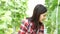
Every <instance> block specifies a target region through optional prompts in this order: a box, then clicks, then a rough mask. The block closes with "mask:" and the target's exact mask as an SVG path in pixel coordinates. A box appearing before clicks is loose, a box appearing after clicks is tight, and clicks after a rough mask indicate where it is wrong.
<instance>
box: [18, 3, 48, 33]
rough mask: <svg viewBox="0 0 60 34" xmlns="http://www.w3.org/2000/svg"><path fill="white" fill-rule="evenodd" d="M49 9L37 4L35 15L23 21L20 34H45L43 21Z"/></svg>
mask: <svg viewBox="0 0 60 34" xmlns="http://www.w3.org/2000/svg"><path fill="white" fill-rule="evenodd" d="M46 12H47V9H46V7H45V6H43V5H41V4H37V5H36V6H35V8H34V10H33V15H32V16H31V17H29V18H26V19H25V20H22V24H21V25H20V31H19V32H18V34H44V24H43V20H44V19H45V18H46Z"/></svg>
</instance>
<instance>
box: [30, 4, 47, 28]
mask: <svg viewBox="0 0 60 34" xmlns="http://www.w3.org/2000/svg"><path fill="white" fill-rule="evenodd" d="M45 12H47V9H46V7H45V6H43V5H41V4H38V5H36V6H35V8H34V10H33V15H32V17H31V18H30V19H31V21H33V22H34V24H35V26H36V28H38V26H40V25H43V24H42V23H41V22H40V23H39V18H40V15H41V14H43V13H45Z"/></svg>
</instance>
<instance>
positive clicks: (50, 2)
mask: <svg viewBox="0 0 60 34" xmlns="http://www.w3.org/2000/svg"><path fill="white" fill-rule="evenodd" d="M45 5H46V7H47V9H48V12H47V19H46V21H45V22H46V23H45V25H46V28H47V34H54V32H56V31H57V30H56V29H57V24H56V23H57V22H56V21H57V6H58V0H45ZM55 30H56V31H55Z"/></svg>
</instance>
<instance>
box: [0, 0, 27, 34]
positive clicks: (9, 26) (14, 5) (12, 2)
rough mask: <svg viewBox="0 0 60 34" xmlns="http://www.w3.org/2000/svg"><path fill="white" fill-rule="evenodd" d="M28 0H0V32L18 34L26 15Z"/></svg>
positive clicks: (0, 33)
mask: <svg viewBox="0 0 60 34" xmlns="http://www.w3.org/2000/svg"><path fill="white" fill-rule="evenodd" d="M27 1H28V0H0V34H16V33H15V32H17V31H18V30H19V26H20V23H21V20H22V19H23V18H24V17H25V16H26V13H25V12H26V10H27Z"/></svg>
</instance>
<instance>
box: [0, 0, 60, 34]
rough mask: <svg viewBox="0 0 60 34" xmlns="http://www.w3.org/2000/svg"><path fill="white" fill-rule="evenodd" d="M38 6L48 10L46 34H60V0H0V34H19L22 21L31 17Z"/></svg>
mask: <svg viewBox="0 0 60 34" xmlns="http://www.w3.org/2000/svg"><path fill="white" fill-rule="evenodd" d="M37 4H42V5H44V6H46V7H47V9H48V12H47V18H46V20H45V21H44V25H45V29H44V32H45V33H44V34H60V10H59V9H60V0H0V34H18V31H19V30H20V24H21V20H22V19H24V18H26V17H31V16H32V12H33V9H34V7H35V6H36V5H37Z"/></svg>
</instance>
